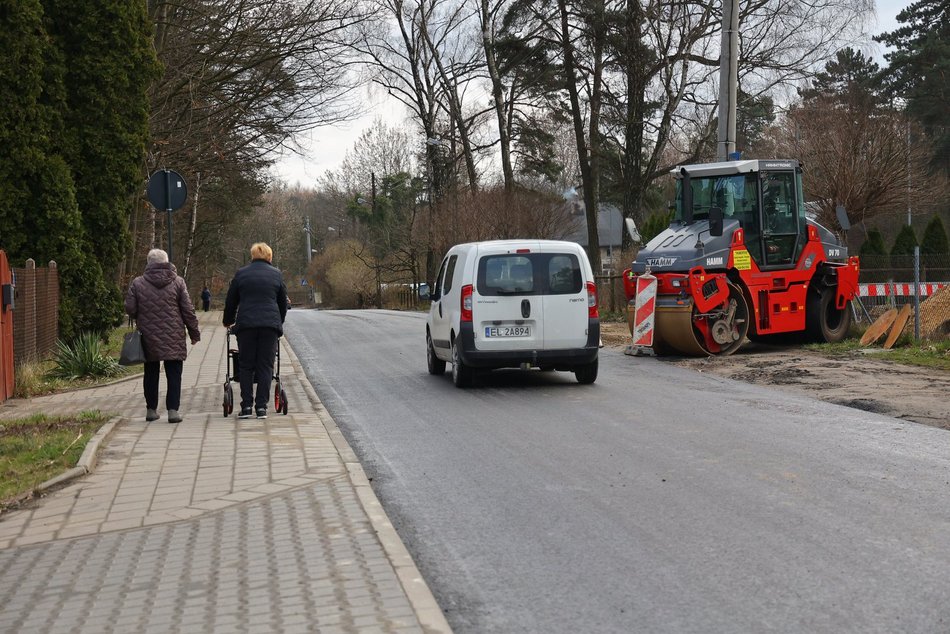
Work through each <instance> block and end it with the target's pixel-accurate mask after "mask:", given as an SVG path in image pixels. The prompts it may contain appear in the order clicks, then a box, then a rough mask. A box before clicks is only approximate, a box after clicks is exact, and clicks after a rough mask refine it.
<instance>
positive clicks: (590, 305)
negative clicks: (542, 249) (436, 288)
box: [462, 282, 600, 319]
mask: <svg viewBox="0 0 950 634" xmlns="http://www.w3.org/2000/svg"><path fill="white" fill-rule="evenodd" d="M462 292H463V293H464V292H465V290H464V289H463V290H462ZM587 316H588V317H589V318H591V319H594V318H599V317H600V311H599V310H598V309H597V285H596V284H594V283H593V282H587Z"/></svg>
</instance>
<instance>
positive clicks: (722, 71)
mask: <svg viewBox="0 0 950 634" xmlns="http://www.w3.org/2000/svg"><path fill="white" fill-rule="evenodd" d="M738 86H739V0H723V1H722V44H721V45H720V52H719V143H718V144H717V146H716V158H717V159H718V160H720V161H728V160H729V159H730V158H731V157H732V154H734V153H735V151H736V93H737V92H738Z"/></svg>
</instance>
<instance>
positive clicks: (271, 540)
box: [0, 312, 450, 632]
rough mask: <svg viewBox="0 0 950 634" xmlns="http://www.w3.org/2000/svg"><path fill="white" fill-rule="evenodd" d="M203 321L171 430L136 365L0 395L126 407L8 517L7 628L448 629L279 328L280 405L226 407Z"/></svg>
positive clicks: (1, 583)
mask: <svg viewBox="0 0 950 634" xmlns="http://www.w3.org/2000/svg"><path fill="white" fill-rule="evenodd" d="M199 318H200V322H201V336H202V340H201V342H199V343H198V345H196V346H194V347H193V348H192V349H191V351H190V353H189V357H188V360H187V361H186V362H185V367H184V373H183V377H182V403H181V410H180V411H181V413H182V415H183V416H184V420H183V421H182V422H181V423H179V424H177V425H171V424H169V423H168V422H167V418H166V413H165V412H164V402H162V407H161V408H160V410H159V413H160V414H161V416H162V418H161V419H160V420H158V421H155V422H152V423H146V422H145V399H144V396H143V395H142V383H141V376H140V375H139V376H138V377H135V378H133V379H128V380H125V381H120V382H117V383H114V384H112V385H108V386H103V387H98V388H91V389H86V390H79V391H75V392H68V393H63V394H57V395H53V396H47V397H41V398H35V399H29V400H20V399H16V400H12V401H8V402H6V403H4V404H3V405H2V406H0V419H4V418H14V417H20V416H25V415H29V414H31V413H37V412H43V413H47V414H59V413H70V412H77V411H82V410H96V409H97V410H100V411H103V412H109V413H113V414H117V415H119V416H122V418H123V420H122V422H120V424H118V425H116V426H115V428H114V430H113V432H112V434H111V436H110V437H109V438H108V440H107V441H106V442H104V443H103V446H102V448H101V449H100V451H99V454H98V465H97V466H96V468H95V470H94V471H93V472H92V473H90V474H89V475H87V476H85V477H82V478H80V479H78V480H74V481H72V482H71V483H70V484H68V485H66V486H64V487H63V488H61V489H58V490H56V491H55V492H54V493H52V494H50V495H48V496H46V497H44V498H42V499H40V500H37V501H35V502H33V503H31V504H30V505H29V507H28V508H22V509H19V510H16V511H11V512H8V513H5V514H3V515H0V631H4V632H14V631H29V632H133V631H134V632H211V631H218V632H231V631H241V632H315V631H320V632H422V631H426V632H430V631H431V632H448V631H450V630H449V627H448V624H447V623H446V621H445V619H444V617H443V615H442V612H441V610H440V609H439V607H438V605H437V604H436V602H435V600H434V599H433V597H432V594H431V592H430V591H429V588H428V586H427V585H426V583H425V581H424V580H423V579H422V577H421V575H420V574H419V572H418V570H417V569H416V567H415V564H414V563H413V562H412V559H411V558H410V556H409V554H408V552H407V551H406V549H405V547H404V546H403V544H402V542H401V540H400V539H399V537H398V535H397V534H396V532H395V530H394V529H393V527H392V525H391V524H390V522H389V520H388V519H387V518H386V515H385V513H384V512H383V510H382V508H381V507H380V505H379V502H378V500H377V499H376V496H375V495H374V494H373V491H372V489H371V488H370V486H369V482H368V481H367V479H366V476H365V475H364V473H363V470H362V467H361V466H360V464H359V462H358V461H357V459H356V457H355V455H354V454H353V452H352V450H351V449H350V448H349V446H348V445H347V443H346V441H345V439H344V438H343V436H342V434H341V433H340V431H339V429H337V427H336V425H335V423H334V422H333V420H332V419H331V418H330V416H329V415H328V414H327V412H326V410H325V409H324V408H323V406H322V405H321V404H320V401H319V399H318V398H317V395H316V394H315V393H314V391H313V389H312V388H311V387H310V384H309V383H308V382H307V379H306V377H305V376H304V374H303V370H302V369H301V367H300V365H299V363H298V362H297V359H296V357H295V356H294V354H293V351H292V350H291V349H290V347H289V345H287V342H286V340H284V339H281V366H280V378H281V380H282V383H283V386H284V389H285V390H286V392H287V398H288V402H289V409H290V412H289V415H287V416H282V415H279V414H275V413H273V412H269V417H268V418H267V419H265V420H257V419H249V420H242V421H238V420H237V419H236V417H235V414H232V415H231V417H229V418H225V417H224V416H223V408H222V406H221V400H222V394H223V389H222V386H223V381H224V374H225V364H226V362H227V355H226V351H225V348H226V346H225V335H226V332H225V330H224V328H223V327H222V326H221V325H220V318H221V313H220V312H210V313H200V315H199ZM232 345H236V342H235V341H234V340H232ZM233 388H234V391H235V395H236V396H237V394H238V393H239V392H240V388H239V386H238V385H237V384H236V383H235V384H233ZM161 394H162V399H164V394H165V385H164V377H163V379H162V386H161ZM271 406H273V402H272V403H271ZM235 409H238V407H237V406H236V408H235Z"/></svg>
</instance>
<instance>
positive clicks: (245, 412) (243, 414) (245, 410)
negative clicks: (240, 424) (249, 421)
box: [238, 407, 254, 418]
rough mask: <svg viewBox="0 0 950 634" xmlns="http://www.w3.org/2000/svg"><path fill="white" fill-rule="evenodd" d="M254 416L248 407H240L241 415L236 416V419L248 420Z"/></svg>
mask: <svg viewBox="0 0 950 634" xmlns="http://www.w3.org/2000/svg"><path fill="white" fill-rule="evenodd" d="M253 415H254V411H253V410H252V409H251V408H250V407H242V408H241V413H240V414H238V418H250V417H251V416H253Z"/></svg>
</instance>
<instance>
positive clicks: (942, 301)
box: [911, 286, 950, 339]
mask: <svg viewBox="0 0 950 634" xmlns="http://www.w3.org/2000/svg"><path fill="white" fill-rule="evenodd" d="M911 323H913V322H911ZM948 335H950V286H944V287H943V288H941V289H940V290H939V291H937V292H936V293H934V294H933V295H931V296H930V297H928V298H927V301H925V302H924V303H922V304H921V305H920V336H921V337H925V338H927V339H939V338H943V337H946V336H948Z"/></svg>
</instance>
